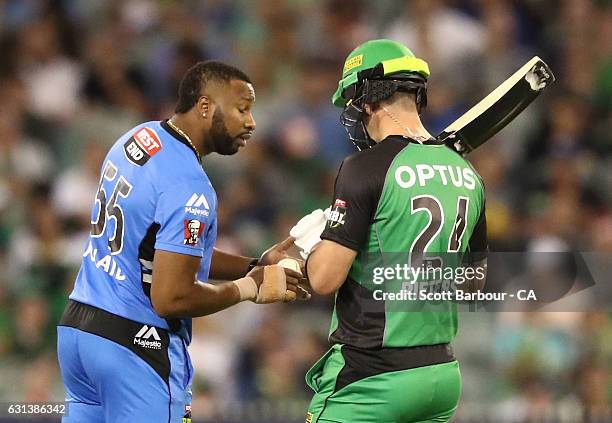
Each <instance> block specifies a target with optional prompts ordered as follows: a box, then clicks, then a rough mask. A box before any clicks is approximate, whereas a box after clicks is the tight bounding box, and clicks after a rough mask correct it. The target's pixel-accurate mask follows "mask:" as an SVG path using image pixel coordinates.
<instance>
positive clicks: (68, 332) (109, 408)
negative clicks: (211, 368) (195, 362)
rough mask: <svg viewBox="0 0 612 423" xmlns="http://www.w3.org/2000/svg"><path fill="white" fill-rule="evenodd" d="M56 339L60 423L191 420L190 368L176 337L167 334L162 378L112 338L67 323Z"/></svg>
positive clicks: (174, 422)
mask: <svg viewBox="0 0 612 423" xmlns="http://www.w3.org/2000/svg"><path fill="white" fill-rule="evenodd" d="M57 338H58V342H57V352H58V357H59V364H60V369H61V374H62V379H63V382H64V386H65V388H66V402H67V403H68V415H67V416H65V417H64V418H63V419H62V423H104V422H106V423H120V422H121V423H127V422H130V423H151V422H159V423H190V422H191V381H192V376H193V367H192V365H191V360H190V358H189V354H188V352H187V346H186V344H185V341H184V340H183V339H182V338H181V337H180V336H178V335H175V334H170V336H169V344H168V351H167V354H168V359H169V360H168V361H169V363H170V372H169V377H168V380H164V379H163V378H162V377H161V376H160V375H159V373H158V372H156V371H155V370H154V369H153V367H152V366H151V365H149V363H147V362H146V361H145V360H143V359H142V358H141V357H139V356H138V355H136V354H135V353H134V352H133V351H131V350H130V349H128V348H126V347H125V346H123V345H121V344H119V343H117V342H114V341H110V340H108V339H106V338H103V337H101V336H98V335H94V334H92V333H89V332H85V331H83V330H80V329H76V328H73V327H67V326H58V328H57Z"/></svg>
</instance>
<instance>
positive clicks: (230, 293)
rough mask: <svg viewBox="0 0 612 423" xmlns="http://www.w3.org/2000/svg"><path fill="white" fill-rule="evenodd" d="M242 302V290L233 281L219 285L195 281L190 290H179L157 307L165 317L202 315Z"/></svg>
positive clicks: (158, 311)
mask: <svg viewBox="0 0 612 423" xmlns="http://www.w3.org/2000/svg"><path fill="white" fill-rule="evenodd" d="M238 302H240V292H239V290H238V288H237V286H236V285H235V284H234V283H233V282H224V283H221V284H218V285H213V284H209V283H202V282H199V281H194V283H193V285H192V286H191V287H190V289H189V290H186V291H184V292H177V293H175V294H174V295H173V296H172V297H171V298H169V299H168V300H167V301H164V303H163V304H161V305H158V307H156V310H157V313H158V314H159V315H160V316H162V317H164V318H176V317H200V316H206V315H209V314H213V313H216V312H218V311H221V310H224V309H226V308H228V307H231V306H233V305H234V304H237V303H238Z"/></svg>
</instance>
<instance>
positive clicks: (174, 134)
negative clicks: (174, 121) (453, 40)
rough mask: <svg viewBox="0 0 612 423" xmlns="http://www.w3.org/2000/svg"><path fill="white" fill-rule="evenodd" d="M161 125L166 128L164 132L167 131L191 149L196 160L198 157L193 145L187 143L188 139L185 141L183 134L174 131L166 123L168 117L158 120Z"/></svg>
mask: <svg viewBox="0 0 612 423" xmlns="http://www.w3.org/2000/svg"><path fill="white" fill-rule="evenodd" d="M160 124H161V127H162V128H164V129H165V130H166V132H168V133H169V134H170V135H172V136H173V137H174V138H176V140H177V141H178V142H180V143H182V144H184V145H186V146H187V148H189V149H190V150H191V151H193V154H194V155H195V156H196V160H197V159H198V153H197V151H195V150H194V149H193V147H192V146H191V144H189V141H187V140H186V139H185V137H184V136H182V135H181V134H179V133H178V132H176V131H175V130H174V129H173V128H172V127H171V126H170V125H168V119H165V120H162V121H161V122H160Z"/></svg>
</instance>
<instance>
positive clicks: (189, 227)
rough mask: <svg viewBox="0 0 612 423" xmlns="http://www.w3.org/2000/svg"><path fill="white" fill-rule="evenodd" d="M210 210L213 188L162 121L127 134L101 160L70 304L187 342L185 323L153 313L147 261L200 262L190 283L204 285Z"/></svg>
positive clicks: (213, 232)
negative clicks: (165, 256) (173, 256)
mask: <svg viewBox="0 0 612 423" xmlns="http://www.w3.org/2000/svg"><path fill="white" fill-rule="evenodd" d="M216 211H217V196H216V193H215V190H214V188H213V187H212V185H211V183H210V180H209V179H208V176H207V175H206V173H205V172H204V169H203V168H202V166H201V165H200V163H199V162H198V159H197V156H196V154H195V151H194V150H193V149H192V147H191V146H189V144H188V143H187V141H186V140H185V139H184V138H183V137H182V136H181V135H179V134H178V133H176V132H175V131H174V130H173V129H172V128H171V127H170V126H169V125H168V124H167V123H166V122H165V121H162V122H159V121H154V122H147V123H143V124H141V125H139V126H137V127H135V128H133V129H131V130H130V131H128V132H127V133H126V134H124V135H123V136H122V137H121V138H119V140H117V142H116V143H115V144H114V145H113V147H112V148H111V149H110V151H109V152H108V154H107V156H106V158H105V160H104V164H103V166H102V173H101V176H100V184H99V187H98V192H97V194H96V197H95V201H94V205H93V208H92V218H91V233H90V236H89V240H88V242H87V245H86V247H85V251H84V253H83V262H82V264H81V269H80V270H79V273H78V275H77V278H76V282H75V286H74V290H73V291H72V293H71V294H70V299H73V300H75V301H79V302H82V303H85V304H89V305H92V306H94V307H98V308H101V309H103V310H106V311H108V312H110V313H113V314H116V315H119V316H122V317H125V318H127V319H131V320H134V321H137V322H141V323H143V324H147V325H154V326H157V327H161V328H164V329H171V328H170V326H174V328H173V330H178V331H179V332H180V333H181V334H182V335H183V337H185V338H186V341H187V342H188V343H189V342H190V340H191V319H181V320H180V321H178V320H176V319H175V320H174V321H173V320H166V319H164V318H162V317H160V316H158V315H157V313H156V312H155V310H154V309H153V306H152V304H151V300H150V289H151V282H152V271H153V256H154V254H155V250H157V249H159V250H165V251H171V252H174V253H180V254H189V255H192V256H196V257H201V262H200V268H199V270H198V273H197V279H198V280H200V281H206V280H208V273H209V270H210V261H211V257H212V251H213V246H214V244H215V240H216V236H217V213H216ZM179 323H180V326H179ZM178 328H180V330H179V329H178Z"/></svg>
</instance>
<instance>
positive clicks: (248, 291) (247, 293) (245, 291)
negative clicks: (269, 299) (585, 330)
mask: <svg viewBox="0 0 612 423" xmlns="http://www.w3.org/2000/svg"><path fill="white" fill-rule="evenodd" d="M232 283H233V284H234V285H235V286H236V288H238V294H239V299H240V302H242V301H247V300H248V301H254V300H255V299H257V293H258V292H259V286H258V285H257V282H255V279H253V278H252V277H250V276H245V277H244V278H240V279H236V280H235V281H232Z"/></svg>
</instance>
